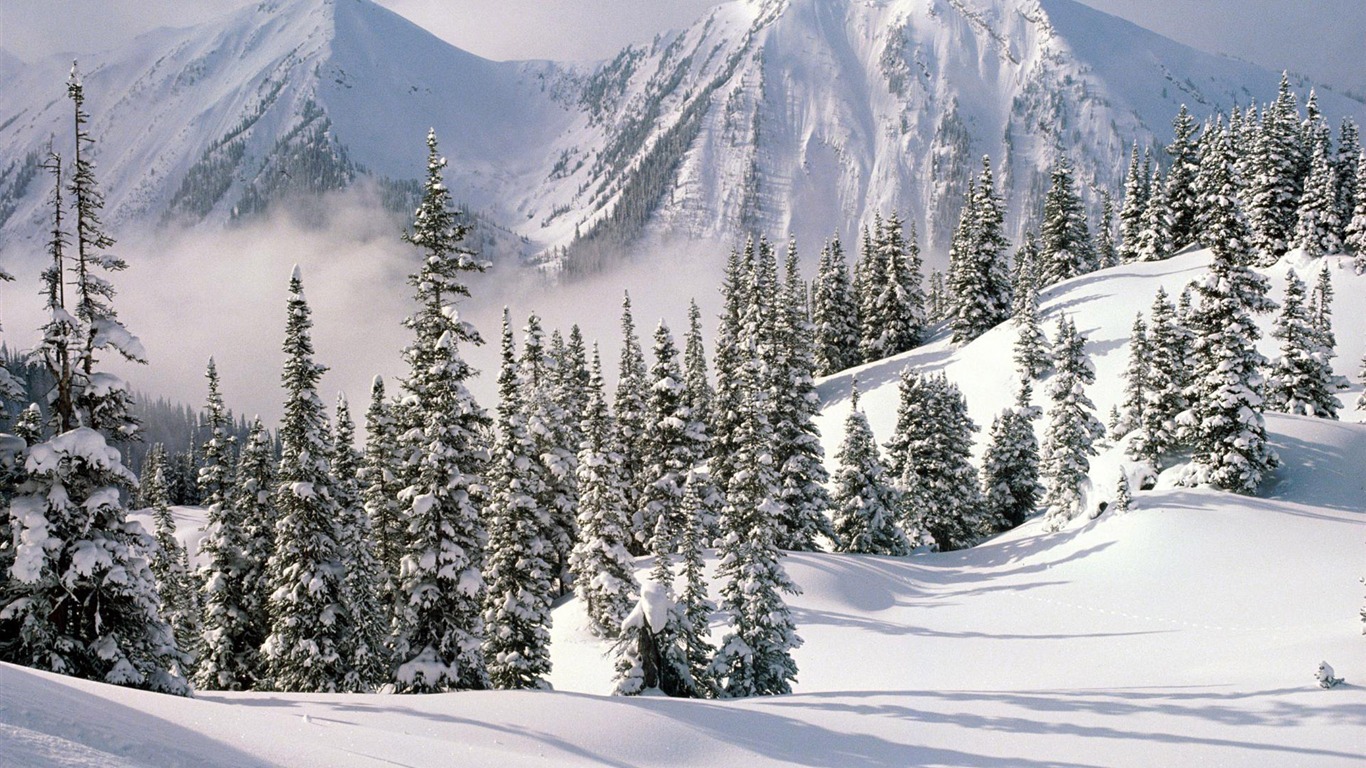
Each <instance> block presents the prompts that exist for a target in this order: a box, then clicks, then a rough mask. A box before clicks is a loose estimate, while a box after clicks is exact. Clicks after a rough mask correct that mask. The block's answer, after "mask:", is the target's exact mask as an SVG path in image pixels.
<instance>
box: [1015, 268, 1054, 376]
mask: <svg viewBox="0 0 1366 768" xmlns="http://www.w3.org/2000/svg"><path fill="white" fill-rule="evenodd" d="M1024 290H1025V295H1024V296H1023V297H1022V298H1021V299H1020V301H1019V302H1018V311H1017V313H1016V315H1015V319H1014V320H1013V322H1014V324H1015V328H1016V336H1015V346H1014V352H1013V357H1012V359H1013V360H1014V362H1015V367H1016V368H1018V369H1019V370H1020V371H1022V373H1023V375H1025V376H1028V377H1029V378H1031V379H1037V378H1039V377H1041V376H1043V375H1044V374H1045V373H1047V372H1048V371H1049V370H1050V369H1051V368H1052V366H1053V361H1052V358H1051V356H1050V355H1049V344H1048V337H1047V336H1045V335H1044V332H1043V328H1041V327H1040V326H1039V296H1038V293H1037V292H1036V291H1035V290H1034V285H1033V283H1026V284H1025V286H1024Z"/></svg>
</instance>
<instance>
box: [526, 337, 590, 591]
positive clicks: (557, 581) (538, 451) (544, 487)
mask: <svg viewBox="0 0 1366 768" xmlns="http://www.w3.org/2000/svg"><path fill="white" fill-rule="evenodd" d="M523 337H524V343H523V347H522V357H521V360H520V361H519V368H520V373H521V376H522V383H523V385H524V386H525V388H526V390H525V392H524V394H523V403H524V411H523V415H524V417H525V419H526V427H527V431H528V434H529V435H530V438H531V443H532V453H531V456H532V457H533V459H534V460H535V461H537V462H538V463H539V464H540V469H541V473H540V491H539V493H538V495H537V496H536V504H537V506H538V507H540V508H541V509H542V510H543V511H544V512H545V514H546V516H547V521H546V526H547V527H546V529H545V530H544V531H543V532H542V535H543V536H544V538H545V541H546V544H547V545H548V546H549V549H548V550H547V551H546V552H545V553H544V557H545V558H546V560H547V561H548V562H549V563H550V567H551V580H552V582H553V588H554V590H555V594H556V595H557V596H558V595H563V594H565V593H566V592H568V591H569V581H570V578H571V576H570V573H569V552H570V550H572V549H573V548H574V539H575V537H576V535H577V531H576V528H577V525H576V523H575V521H574V517H575V515H576V514H577V513H578V503H579V502H578V488H577V486H578V482H577V478H576V477H575V474H574V467H575V465H576V464H577V463H578V458H577V453H578V451H577V445H571V441H573V440H574V439H575V436H576V435H577V434H578V430H577V429H571V428H570V422H571V421H577V417H578V415H580V414H575V417H574V418H571V417H570V416H569V414H567V413H565V411H564V409H563V408H562V407H561V405H560V404H561V403H562V402H563V401H564V400H565V399H566V396H565V393H564V392H563V391H562V389H561V382H560V375H559V368H560V362H561V361H560V359H559V357H557V355H556V354H555V352H554V351H553V345H552V347H551V348H547V347H546V341H545V331H544V329H543V328H542V327H541V320H540V318H539V317H537V316H536V315H535V314H532V315H531V317H529V318H527V324H526V327H525V329H524V330H523ZM563 346H564V345H563V342H561V344H560V347H561V349H560V350H559V354H560V355H561V356H562V355H563V353H564V350H563ZM580 413H581V412H580Z"/></svg>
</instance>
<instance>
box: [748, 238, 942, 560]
mask: <svg viewBox="0 0 1366 768" xmlns="http://www.w3.org/2000/svg"><path fill="white" fill-rule="evenodd" d="M900 227H901V224H900V222H899V221H898V220H897V219H896V217H895V216H893V217H892V219H891V221H890V223H889V225H888V228H887V232H888V237H892V236H893V235H892V234H891V233H892V232H893V230H895V231H896V232H898V233H899V231H900ZM895 250H897V253H896V254H889V256H888V263H889V264H891V263H893V262H894V261H898V260H902V259H904V257H905V254H904V248H902V247H901V246H896V248H895ZM784 269H785V277H786V280H785V282H784V287H783V290H782V295H781V300H780V305H781V306H779V307H778V315H777V318H776V321H777V329H776V339H775V346H776V347H777V352H778V354H777V355H776V360H775V363H774V368H775V370H774V371H773V374H774V381H773V401H772V402H773V409H772V420H773V438H774V446H773V460H774V463H775V465H776V466H777V469H778V482H779V494H778V505H779V506H780V507H781V508H782V520H781V522H780V525H779V530H778V546H779V547H780V548H782V549H791V550H804V551H813V550H815V549H816V548H817V540H818V537H820V536H830V534H831V528H830V520H829V518H828V517H827V516H826V511H827V510H828V509H829V508H830V496H829V494H828V493H827V492H826V490H825V483H826V480H827V479H828V477H829V476H828V475H827V474H826V470H825V463H824V459H825V451H824V449H823V448H822V447H821V438H820V431H819V430H818V429H816V421H815V420H816V416H817V415H818V414H819V413H820V397H819V396H818V395H817V394H816V386H815V360H814V358H813V356H812V352H811V337H812V328H811V321H810V320H809V319H808V318H807V314H806V311H805V308H804V306H803V303H802V297H803V296H804V295H805V283H804V282H803V281H802V278H801V273H800V272H799V271H798V266H797V251H796V249H795V248H789V249H788V252H787V259H786V264H785V267H784ZM914 322H915V324H916V325H917V326H918V325H919V324H921V323H922V322H923V318H922V317H920V316H919V315H918V314H917V316H916V317H915V319H914ZM916 332H917V333H918V328H917V331H916Z"/></svg>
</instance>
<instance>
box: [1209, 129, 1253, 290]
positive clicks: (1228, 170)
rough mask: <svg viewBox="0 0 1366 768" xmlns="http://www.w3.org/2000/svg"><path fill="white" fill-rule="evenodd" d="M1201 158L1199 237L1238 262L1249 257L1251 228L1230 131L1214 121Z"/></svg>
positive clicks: (1210, 246) (1250, 251)
mask: <svg viewBox="0 0 1366 768" xmlns="http://www.w3.org/2000/svg"><path fill="white" fill-rule="evenodd" d="M1212 130H1213V133H1212V134H1211V135H1210V138H1209V140H1208V141H1207V142H1205V144H1204V147H1205V151H1204V153H1203V154H1202V155H1201V158H1200V174H1199V185H1198V186H1199V189H1200V200H1199V209H1198V212H1197V217H1196V224H1197V227H1198V228H1199V233H1198V234H1199V238H1200V242H1201V244H1202V245H1204V246H1205V247H1207V248H1218V249H1222V250H1223V251H1224V252H1225V253H1227V254H1228V255H1229V256H1230V257H1231V258H1233V259H1236V260H1237V261H1238V262H1239V263H1242V264H1247V263H1249V262H1250V261H1251V260H1252V249H1251V248H1252V232H1251V230H1250V229H1248V225H1247V221H1246V218H1245V216H1244V212H1243V203H1242V195H1243V188H1242V183H1241V181H1240V179H1239V176H1238V152H1237V150H1236V149H1235V148H1234V146H1233V138H1232V134H1231V132H1229V131H1225V130H1223V125H1222V124H1221V123H1216V124H1215V127H1214V128H1213V129H1212Z"/></svg>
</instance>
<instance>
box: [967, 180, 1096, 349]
mask: <svg viewBox="0 0 1366 768" xmlns="http://www.w3.org/2000/svg"><path fill="white" fill-rule="evenodd" d="M972 189H973V199H972V200H971V201H970V203H969V204H968V205H967V206H966V207H965V208H964V211H963V222H962V223H960V224H959V229H960V231H961V233H962V234H961V235H960V237H961V239H962V242H961V243H960V246H959V247H960V248H961V253H960V254H959V256H960V260H959V265H958V266H957V267H955V269H954V271H953V274H952V275H951V276H950V283H949V291H950V292H951V293H952V295H953V300H954V316H953V317H952V319H951V323H950V324H951V326H952V327H953V340H954V343H956V344H966V343H968V342H969V341H972V340H973V339H975V338H977V337H978V336H981V335H982V334H983V333H986V332H987V331H988V330H990V329H991V328H993V327H995V326H996V325H997V324H998V323H1000V322H1002V321H1004V320H1005V319H1006V318H1007V317H1009V315H1010V308H1011V304H1010V279H1009V277H1008V274H1007V270H1006V255H1005V249H1006V238H1005V233H1004V231H1003V226H1004V220H1005V213H1004V211H1003V209H1002V204H1001V198H1000V196H998V195H997V194H996V188H995V185H994V183H993V182H992V178H991V160H990V158H986V157H983V158H982V175H981V176H980V177H979V178H978V180H977V182H976V183H975V184H974V185H973V186H972ZM1083 226H1084V224H1083Z"/></svg>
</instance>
